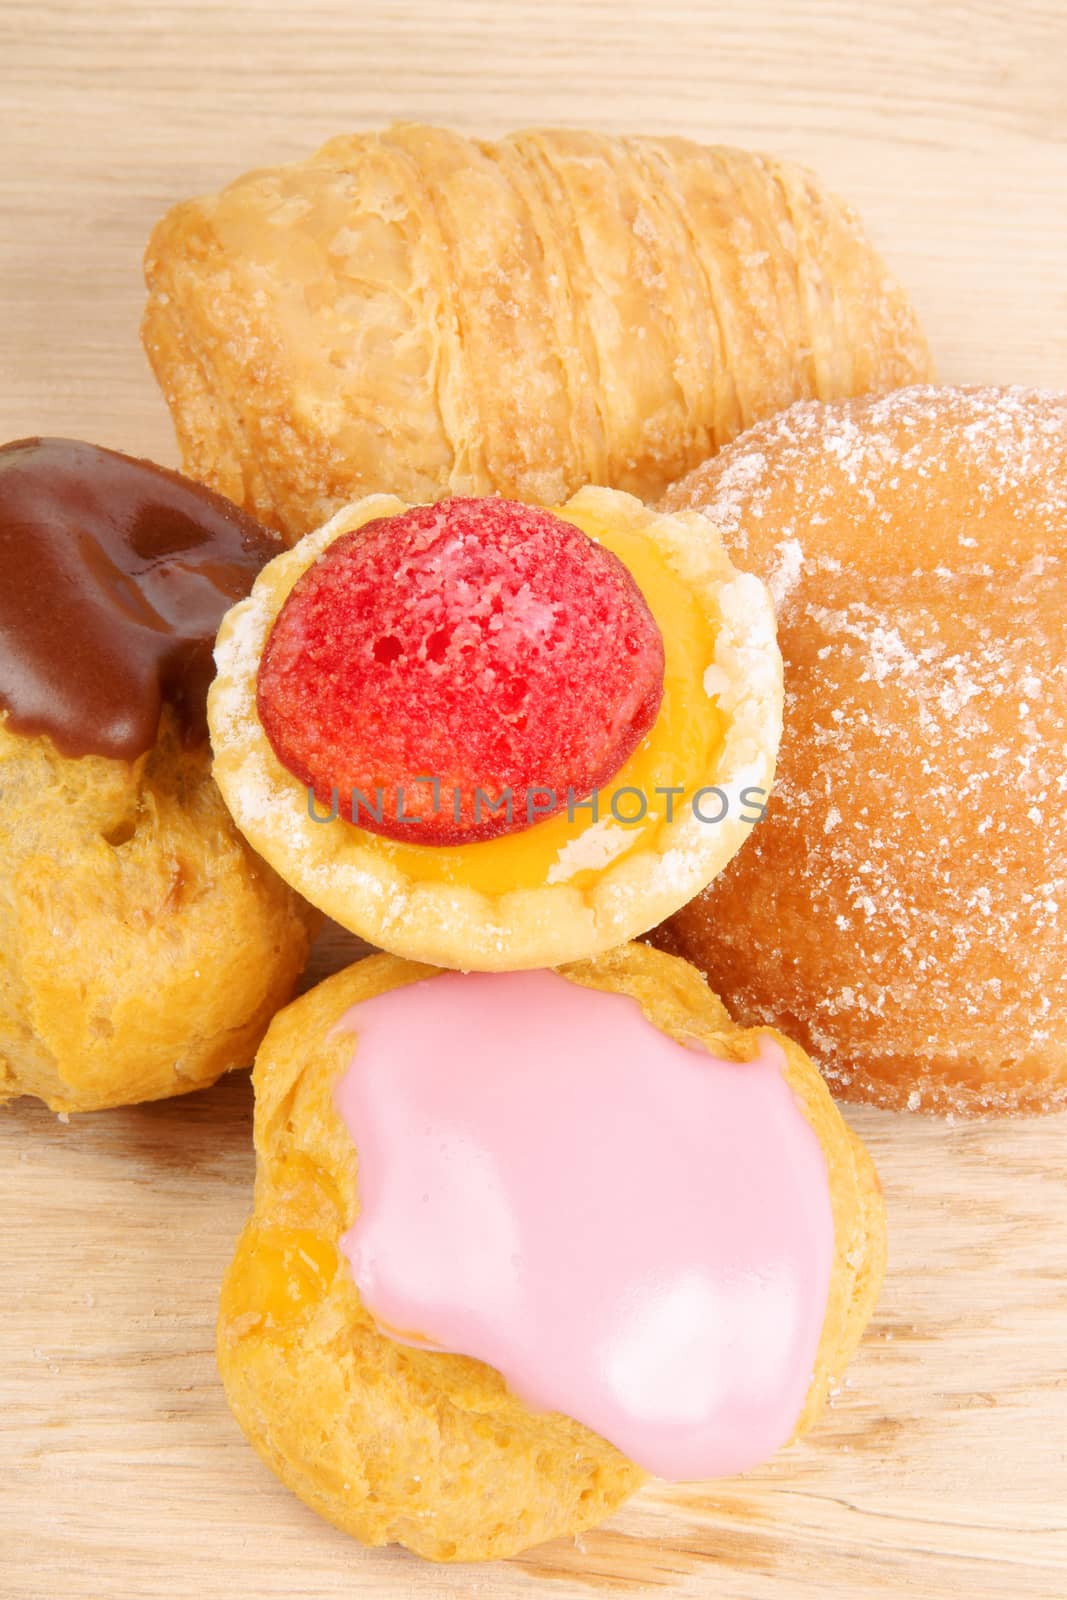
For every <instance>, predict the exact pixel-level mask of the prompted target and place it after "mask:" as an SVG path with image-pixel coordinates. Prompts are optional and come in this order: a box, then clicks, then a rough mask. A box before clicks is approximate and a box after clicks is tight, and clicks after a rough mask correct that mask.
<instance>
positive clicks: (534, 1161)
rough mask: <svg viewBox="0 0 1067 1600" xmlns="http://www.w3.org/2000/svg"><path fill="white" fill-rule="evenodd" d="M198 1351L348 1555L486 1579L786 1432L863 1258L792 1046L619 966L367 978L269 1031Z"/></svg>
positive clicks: (329, 992)
mask: <svg viewBox="0 0 1067 1600" xmlns="http://www.w3.org/2000/svg"><path fill="white" fill-rule="evenodd" d="M254 1083H255V1090H256V1112H255V1143H256V1154H257V1172H256V1188H255V1210H254V1213H253V1215H252V1218H251V1220H250V1221H249V1223H248V1225H247V1226H246V1228H245V1230H244V1232H243V1233H242V1235H241V1237H240V1240H239V1241H238V1245H237V1251H236V1255H235V1257H234V1260H233V1262H232V1264H231V1266H230V1269H229V1271H228V1273H227V1276H226V1279H225V1282H224V1285H223V1289H222V1299H221V1307H220V1315H219V1328H218V1360H219V1366H220V1369H221V1372H222V1376H223V1380H224V1383H225V1386H226V1392H227V1396H228V1399H229V1402H230V1405H231V1407H232V1408H233V1411H234V1414H235V1416H236V1418H237V1420H238V1422H239V1423H240V1425H241V1427H242V1429H243V1430H244V1432H245V1433H246V1434H247V1436H248V1438H249V1439H250V1441H251V1442H252V1444H253V1445H254V1446H255V1448H256V1449H257V1451H258V1452H259V1453H260V1455H261V1456H262V1457H263V1459H264V1460H265V1461H266V1462H267V1464H268V1465H269V1466H270V1467H271V1468H272V1470H273V1471H274V1472H275V1473H277V1475H278V1476H279V1477H280V1478H281V1479H282V1481H283V1482H284V1483H285V1484H287V1485H288V1486H289V1488H291V1489H292V1490H293V1491H294V1492H295V1493H296V1494H298V1495H299V1496H300V1497H301V1499H303V1500H304V1501H306V1502H307V1504H308V1505H310V1506H311V1507H312V1508H313V1509H314V1510H316V1511H317V1512H319V1513H320V1514H321V1515H322V1516H324V1517H326V1518H327V1519H328V1520H329V1521H331V1522H333V1523H336V1524H337V1525H338V1526H339V1527H341V1528H344V1529H346V1530H347V1531H348V1532H350V1533H352V1534H354V1535H355V1536H356V1537H357V1538H359V1539H361V1540H362V1541H364V1542H365V1543H367V1544H385V1543H389V1542H393V1541H396V1542H399V1543H401V1544H404V1545H406V1546H408V1548H409V1549H411V1550H413V1551H416V1552H418V1553H419V1554H420V1555H422V1556H426V1557H429V1558H431V1559H433V1560H438V1561H453V1560H454V1561H474V1560H484V1559H489V1558H492V1557H500V1556H507V1555H510V1554H513V1553H515V1552H516V1551H519V1550H522V1549H524V1548H526V1547H528V1546H529V1545H532V1544H535V1543H538V1542H540V1541H542V1540H544V1539H548V1538H551V1537H554V1536H556V1535H561V1534H572V1533H577V1532H579V1531H580V1530H582V1529H584V1528H587V1527H589V1526H591V1525H592V1524H594V1523H596V1522H598V1521H600V1520H601V1519H602V1518H604V1517H605V1516H607V1515H608V1514H609V1513H610V1512H611V1511H612V1510H613V1509H614V1508H615V1507H616V1506H617V1505H618V1504H619V1503H620V1502H621V1501H622V1500H623V1499H624V1498H625V1497H626V1496H627V1495H628V1494H630V1493H631V1492H632V1491H633V1490H634V1489H635V1488H637V1486H638V1485H639V1484H640V1482H641V1481H642V1479H643V1478H644V1477H645V1476H646V1475H647V1474H648V1473H650V1472H654V1473H657V1474H659V1475H661V1476H667V1477H672V1478H694V1477H708V1476H713V1475H719V1474H723V1473H733V1472H737V1471H742V1470H744V1469H745V1468H746V1467H749V1466H752V1465H754V1464H755V1463H756V1462H758V1461H760V1460H762V1459H765V1458H766V1456H767V1455H769V1454H770V1453H772V1452H773V1450H775V1449H776V1448H777V1447H778V1446H780V1445H782V1444H784V1443H786V1441H787V1440H788V1439H790V1438H795V1437H796V1436H797V1435H799V1434H801V1433H803V1432H805V1431H806V1430H807V1429H808V1428H810V1427H811V1426H812V1425H813V1424H814V1422H815V1421H816V1419H817V1417H818V1415H819V1412H820V1411H821V1409H822V1407H823V1405H824V1403H825V1400H826V1397H827V1392H828V1390H829V1387H830V1385H831V1383H832V1382H834V1381H835V1380H836V1379H837V1377H838V1376H839V1375H840V1373H841V1371H842V1368H843V1367H844V1365H845V1363H846V1361H847V1360H848V1358H849V1356H850V1355H851V1353H852V1351H853V1350H854V1348H855V1346H856V1344H857V1343H858V1341H859V1339H860V1337H861V1335H862V1333H863V1330H864V1327H865V1326H866V1323H867V1321H868V1319H869V1317H870V1315H871V1311H872V1309H873V1306H874V1302H875V1299H876V1297H877V1294H878V1289H879V1284H880V1280H881V1276H882V1271H883V1267H884V1260H885V1233H884V1214H883V1207H882V1200H881V1193H880V1189H879V1185H878V1180H877V1177H876V1175H875V1172H874V1169H873V1167H872V1165H871V1162H870V1158H869V1157H868V1155H867V1153H866V1151H865V1150H864V1147H863V1145H862V1144H861V1143H860V1141H859V1139H858V1138H857V1137H856V1136H855V1135H854V1134H853V1133H851V1132H850V1131H849V1129H848V1127H847V1126H846V1124H845V1123H844V1121H843V1120H842V1118H841V1116H840V1114H839V1113H838V1111H837V1110H836V1108H835V1106H834V1104H833V1102H832V1100H831V1099H830V1096H829V1094H828V1092H827V1090H826V1087H825V1085H824V1083H823V1081H822V1079H821V1078H820V1076H819V1074H818V1072H817V1070H816V1069H815V1068H814V1067H813V1066H812V1064H811V1063H810V1062H809V1061H808V1059H807V1057H806V1056H805V1055H804V1053H803V1051H802V1050H800V1048H799V1047H798V1046H797V1045H795V1044H793V1043H792V1042H791V1041H790V1040H788V1039H787V1038H785V1037H783V1036H782V1035H780V1034H777V1033H774V1032H773V1031H771V1030H758V1031H755V1032H753V1031H746V1030H744V1029H741V1028H739V1027H737V1026H735V1024H734V1023H733V1022H731V1020H730V1018H729V1016H728V1015H727V1013H726V1011H725V1010H724V1008H723V1007H722V1005H721V1004H720V1003H719V1001H718V1000H717V999H716V998H715V996H714V995H713V994H712V993H711V991H710V990H709V989H708V988H707V987H706V985H705V983H704V982H703V980H702V978H701V977H700V975H699V974H698V973H697V972H696V971H695V970H694V969H693V968H692V967H691V966H689V965H688V964H686V963H685V962H682V961H679V960H676V959H674V958H672V957H670V956H667V955H664V954H663V953H661V952H659V951H656V950H652V949H650V948H648V947H646V946H642V945H627V946H624V947H622V948H621V949H618V950H615V951H612V952H611V953H610V954H609V955H606V956H602V957H600V958H598V959H597V960H595V961H589V962H582V963H579V964H576V965H574V966H571V967H567V968H564V969H561V971H560V972H549V971H541V972H522V973H510V974H484V973H470V974H463V973H456V972H440V971H437V970H435V969H433V968H427V967H421V966H416V965H414V964H412V963H409V962H406V961H402V960H400V959H398V958H396V957H393V956H388V955H379V956H372V957H369V958H368V959H366V960H364V961H361V962H358V963H357V964H356V965H355V966H352V967H349V968H348V969H347V970H345V971H343V972H340V973H337V974H336V975H335V976H334V977H332V978H329V979H327V980H326V981H325V982H324V983H321V984H320V985H319V986H318V987H317V988H315V989H313V990H311V991H310V992H309V993H307V994H305V995H303V996H302V997H301V998H300V999H299V1000H297V1001H295V1002H294V1003H293V1004H292V1005H290V1006H289V1007H287V1008H286V1009H285V1010H284V1011H283V1012H281V1013H280V1014H279V1015H278V1016H277V1017H276V1018H275V1019H274V1021H273V1023H272V1024H271V1027H270V1029H269V1031H268V1034H267V1037H266V1039H265V1040H264V1043H263V1045H262V1047H261V1050H260V1053H259V1056H258V1058H257V1061H256V1066H255V1072H254Z"/></svg>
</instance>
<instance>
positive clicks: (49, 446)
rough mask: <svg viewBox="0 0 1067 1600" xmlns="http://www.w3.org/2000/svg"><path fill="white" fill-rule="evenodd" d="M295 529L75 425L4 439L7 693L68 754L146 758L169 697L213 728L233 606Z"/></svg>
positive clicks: (188, 728)
mask: <svg viewBox="0 0 1067 1600" xmlns="http://www.w3.org/2000/svg"><path fill="white" fill-rule="evenodd" d="M283 548H284V545H283V543H282V540H281V539H280V538H279V537H278V536H277V535H276V534H273V533H271V532H269V531H268V529H266V528H264V527H262V526H261V525H260V524H259V523H258V522H255V521H253V519H252V518H251V517H248V516H246V515H245V514H244V512H243V511H240V510H238V508H237V507H236V506H235V505H233V504H231V502H230V501H229V500H226V499H224V498H223V496H222V495H218V494H214V493H213V492H212V491H211V490H210V489H205V488H203V487H201V485H200V484H197V483H193V482H192V481H191V480H190V479H188V478H183V477H182V476H181V474H180V473H177V472H170V471H168V470H167V469H166V468H165V467H157V466H155V465H154V464H153V463H152V462H150V461H140V460H137V459H135V458H134V457H133V456H125V455H120V454H119V453H118V452H117V451H114V450H104V449H101V448H100V447H99V446H97V445H92V444H82V443H80V442H79V441H77V440H74V439H20V440H18V441H16V442H15V443H13V444H8V445H4V446H2V447H0V706H3V707H5V708H6V710H7V713H8V716H7V726H8V727H9V728H12V729H14V730H15V731H16V732H18V733H25V734H36V733H45V734H48V736H49V737H50V738H51V740H52V741H53V743H54V744H55V745H56V747H57V749H59V750H60V751H61V752H62V754H63V755H65V756H85V755H100V756H109V757H111V758H113V759H117V760H122V761H132V760H134V759H136V757H137V756H140V755H143V754H144V752H145V751H146V750H149V749H151V747H152V745H153V744H155V742H156V737H157V734H158V730H159V718H160V713H161V711H162V708H163V704H164V702H165V703H166V704H168V705H170V706H171V707H172V708H173V710H174V712H175V715H176V717H177V719H178V722H179V724H180V726H181V728H182V730H183V732H184V734H185V737H186V738H187V739H188V740H190V741H191V742H194V741H199V740H202V739H205V738H206V737H207V722H206V716H205V703H206V698H207V690H208V685H209V684H210V682H211V679H212V677H213V675H214V663H213V660H212V653H211V652H212V646H213V644H214V641H215V634H216V632H217V631H218V626H219V623H220V621H221V620H222V617H223V614H224V613H225V612H226V611H227V610H228V609H229V608H230V606H231V605H233V603H234V602H235V601H236V600H240V599H241V598H242V597H243V596H244V595H246V594H247V593H248V591H249V589H250V588H251V587H252V583H253V580H254V579H255V576H256V574H257V572H258V571H259V570H260V568H261V567H262V566H263V565H264V564H265V563H266V562H267V561H269V560H270V559H271V557H272V556H275V555H277V554H278V552H279V551H280V550H282V549H283Z"/></svg>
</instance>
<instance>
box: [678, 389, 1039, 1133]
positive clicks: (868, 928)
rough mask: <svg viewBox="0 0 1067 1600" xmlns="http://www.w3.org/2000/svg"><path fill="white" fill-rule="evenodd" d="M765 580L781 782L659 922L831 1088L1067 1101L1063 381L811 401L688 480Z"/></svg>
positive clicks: (923, 1099) (969, 1108)
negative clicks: (682, 901)
mask: <svg viewBox="0 0 1067 1600" xmlns="http://www.w3.org/2000/svg"><path fill="white" fill-rule="evenodd" d="M665 503H666V505H667V507H668V508H669V509H671V510H673V511H679V510H682V509H683V508H684V509H699V510H700V511H701V512H703V514H704V515H705V516H706V517H707V518H708V520H709V522H710V523H711V524H712V525H713V526H714V528H715V529H716V536H721V538H722V539H723V541H724V542H725V544H726V547H727V549H728V550H729V551H730V553H731V555H732V557H733V559H734V560H736V561H738V562H739V563H741V564H743V565H744V566H746V567H751V568H752V569H753V570H754V571H756V572H758V573H759V574H760V575H761V576H762V577H764V578H765V579H766V581H767V582H768V584H769V586H770V588H771V591H772V594H773V596H774V598H775V602H776V607H777V611H778V619H779V641H780V644H781V648H782V654H783V658H784V661H785V675H786V713H785V733H784V736H783V741H782V746H781V752H780V759H779V768H778V780H777V786H776V789H775V793H774V795H773V797H772V800H771V802H770V805H769V807H768V810H767V814H766V817H765V819H764V820H763V822H762V823H761V824H760V826H759V827H758V828H756V829H755V831H754V835H753V838H752V841H751V843H750V845H749V846H748V848H747V849H746V850H744V851H743V852H742V853H741V854H740V855H739V856H738V857H737V858H736V859H735V860H734V861H733V862H732V863H731V865H730V867H729V868H728V869H727V870H726V871H725V872H724V873H723V874H722V875H721V876H720V877H719V878H718V879H717V880H716V881H715V883H713V884H712V885H711V886H710V888H709V889H707V890H706V891H705V892H704V893H703V894H701V895H700V896H698V897H697V898H696V899H695V900H694V901H693V902H692V903H690V904H689V905H688V906H686V907H685V908H684V910H682V911H680V912H679V913H678V914H677V915H676V916H674V917H673V918H672V919H671V920H670V922H669V924H668V925H667V927H666V928H665V929H664V930H662V932H661V934H660V935H658V937H659V938H660V939H661V940H662V941H663V942H664V944H665V946H666V947H667V948H670V949H673V950H676V951H678V952H680V953H682V954H684V955H687V956H688V957H689V958H690V959H692V960H693V961H695V962H696V963H697V964H698V965H700V966H701V967H702V968H703V970H704V971H705V972H706V973H707V974H708V977H709V980H710V982H711V983H712V984H713V986H714V987H715V989H716V990H717V991H718V992H720V993H721V994H722V995H723V997H724V999H725V1001H726V1003H727V1004H728V1005H729V1006H731V1007H732V1008H733V1009H734V1010H735V1011H736V1012H737V1014H738V1015H739V1017H740V1018H741V1019H742V1020H744V1021H745V1022H748V1023H754V1022H767V1021H770V1022H775V1023H777V1024H779V1025H780V1026H782V1027H783V1028H786V1029H788V1030H789V1031H791V1032H793V1033H794V1034H795V1035H796V1036H797V1037H798V1038H800V1039H801V1040H802V1041H803V1043H804V1044H805V1046H806V1048H807V1049H809V1050H810V1051H811V1053H812V1055H813V1056H814V1057H815V1059H816V1060H818V1061H819V1063H820V1065H821V1066H822V1068H823V1070H824V1072H825V1073H826V1074H827V1076H828V1078H829V1079H830V1081H831V1084H832V1085H833V1086H834V1087H835V1089H838V1090H840V1092H841V1093H842V1094H843V1095H845V1096H846V1097H851V1098H855V1099H865V1100H873V1101H875V1102H877V1103H879V1104H882V1105H887V1106H898V1107H911V1108H913V1109H923V1110H931V1111H940V1112H952V1111H963V1112H972V1113H981V1112H1011V1111H1023V1110H1030V1111H1040V1110H1051V1109H1054V1108H1057V1107H1063V1106H1065V1105H1067V1022H1065V1018H1067V921H1065V915H1064V913H1065V909H1067V716H1065V713H1067V648H1065V645H1067V635H1065V624H1064V603H1065V597H1067V397H1065V396H1063V395H1058V394H1049V393H1043V392H1037V391H1032V390H1024V389H1017V388H1015V389H1012V388H1002V389H991V388H990V389H951V388H944V389H938V388H928V387H918V388H910V389H902V390H900V391H898V392H896V393H893V394H890V395H887V396H885V397H884V398H880V399H858V400H850V401H844V402H840V403H836V404H832V405H821V404H819V403H817V402H805V403H802V404H799V405H795V406H793V407H792V408H790V409H789V410H787V411H785V412H783V413H782V414H781V415H779V416H777V417H774V418H772V419H771V420H769V421H767V422H763V423H760V424H759V425H758V426H757V427H755V428H752V429H751V430H750V431H749V432H748V433H746V434H745V435H744V436H743V437H741V438H740V439H738V440H737V441H736V442H735V443H734V444H732V445H730V446H729V447H728V448H727V449H725V450H723V451H722V453H721V454H720V455H718V456H717V457H715V458H714V459H713V460H711V461H709V462H708V463H707V464H706V465H705V466H703V467H701V468H699V469H698V470H697V471H696V472H694V473H693V474H691V475H690V476H689V477H687V478H685V479H683V480H682V481H681V482H680V483H679V484H677V485H676V486H675V487H674V488H673V489H672V490H670V492H669V493H668V496H667V498H666V502H665Z"/></svg>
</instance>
